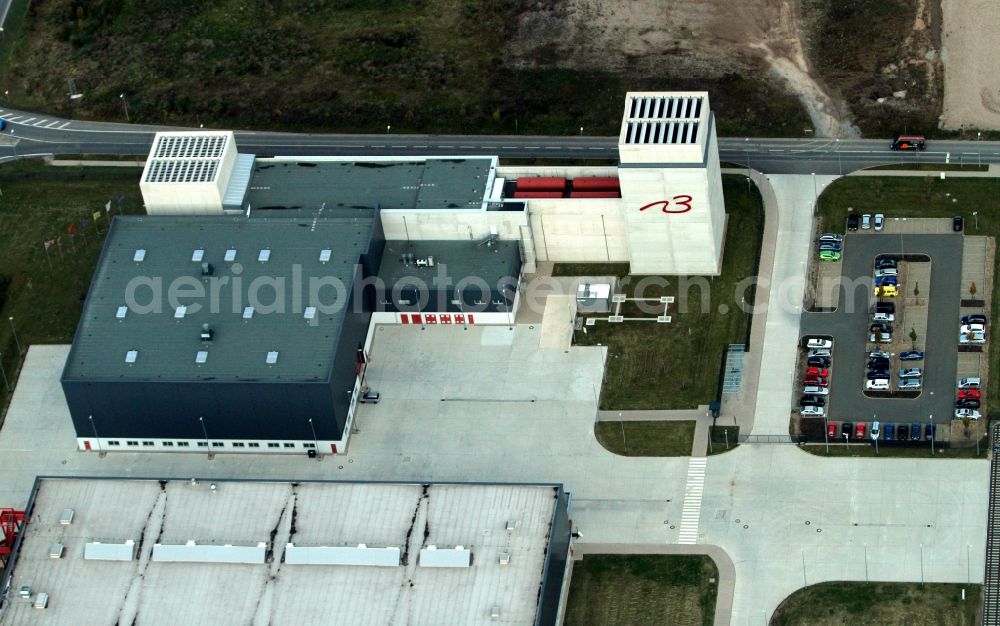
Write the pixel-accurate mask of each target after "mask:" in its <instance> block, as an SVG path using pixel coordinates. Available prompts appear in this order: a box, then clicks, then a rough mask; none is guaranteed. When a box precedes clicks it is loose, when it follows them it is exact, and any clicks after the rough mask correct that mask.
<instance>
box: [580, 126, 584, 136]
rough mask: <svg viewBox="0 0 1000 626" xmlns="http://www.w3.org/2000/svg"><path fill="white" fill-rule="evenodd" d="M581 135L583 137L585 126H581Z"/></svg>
mask: <svg viewBox="0 0 1000 626" xmlns="http://www.w3.org/2000/svg"><path fill="white" fill-rule="evenodd" d="M580 136H581V137H583V126H581V127H580Z"/></svg>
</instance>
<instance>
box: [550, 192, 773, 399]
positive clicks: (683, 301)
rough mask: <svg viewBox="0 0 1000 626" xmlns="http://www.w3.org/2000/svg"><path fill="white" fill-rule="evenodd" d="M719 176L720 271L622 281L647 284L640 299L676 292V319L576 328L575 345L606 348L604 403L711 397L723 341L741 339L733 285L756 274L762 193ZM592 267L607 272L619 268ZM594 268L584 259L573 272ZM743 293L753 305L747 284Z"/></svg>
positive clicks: (629, 287) (626, 285)
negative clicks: (722, 213)
mask: <svg viewBox="0 0 1000 626" xmlns="http://www.w3.org/2000/svg"><path fill="white" fill-rule="evenodd" d="M722 181H723V190H724V193H725V197H726V210H727V211H728V216H729V223H728V225H727V230H726V244H725V246H726V247H725V252H724V258H723V268H722V275H720V276H716V277H678V276H666V277H640V276H632V277H627V278H626V279H625V280H623V281H622V283H621V287H622V289H623V290H624V291H625V292H626V293H628V294H629V295H634V294H635V292H636V289H637V288H640V287H642V286H643V285H647V286H648V287H646V288H645V290H644V292H643V297H651V298H656V297H659V296H661V295H672V296H675V297H676V298H677V301H676V302H675V303H674V304H672V305H670V310H669V311H668V314H669V315H671V317H672V318H673V320H672V321H671V322H670V323H669V324H657V323H655V322H645V321H643V322H625V323H621V324H610V323H608V322H603V321H599V322H597V325H596V326H588V327H586V330H587V332H586V333H583V332H577V333H576V342H577V343H578V344H580V345H596V344H601V345H606V346H608V372H607V379H606V382H605V384H604V389H603V390H602V398H601V408H604V409H619V410H625V409H682V408H694V407H696V406H698V405H699V404H708V403H709V402H712V401H714V400H715V399H716V396H717V389H718V384H719V371H720V368H721V366H722V359H723V358H724V354H725V351H726V346H727V345H728V344H730V343H743V342H744V341H745V339H746V335H747V323H748V316H747V314H745V313H744V312H743V311H742V310H740V308H739V306H738V304H739V303H740V298H741V297H742V294H741V293H737V286H738V284H739V282H740V281H741V280H743V279H744V278H746V277H749V276H754V275H756V272H757V263H758V258H759V251H760V238H761V234H762V232H763V226H764V216H763V210H762V208H761V200H760V195H759V194H758V193H757V190H756V188H753V189H752V191H751V192H750V193H748V192H747V184H746V177H744V176H737V175H726V176H723V177H722ZM596 267H597V268H598V269H601V271H607V270H608V269H615V268H618V267H619V266H618V265H614V266H613V267H612V268H606V267H605V268H601V267H600V266H596ZM557 269H558V270H559V271H560V272H563V271H564V269H563V268H562V267H559V266H557ZM594 269H595V266H594V265H586V264H584V265H581V266H577V268H576V271H581V272H584V273H590V272H591V271H593V270H594ZM616 271H623V270H616ZM657 281H659V284H657ZM664 281H665V282H666V284H664ZM745 297H746V302H747V303H748V304H749V303H752V302H753V293H752V290H749V291H748V292H747V293H746V295H745ZM626 314H627V311H626ZM643 316H644V317H649V316H650V314H649V313H647V314H644V315H643Z"/></svg>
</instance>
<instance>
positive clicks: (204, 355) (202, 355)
mask: <svg viewBox="0 0 1000 626" xmlns="http://www.w3.org/2000/svg"><path fill="white" fill-rule="evenodd" d="M194 362H195V363H197V364H199V365H202V364H204V363H207V362H208V351H207V350H198V354H196V355H194Z"/></svg>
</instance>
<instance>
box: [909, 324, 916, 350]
mask: <svg viewBox="0 0 1000 626" xmlns="http://www.w3.org/2000/svg"><path fill="white" fill-rule="evenodd" d="M910 342H911V344H912V346H911V348H910V349H911V350H916V349H917V329H916V328H910Z"/></svg>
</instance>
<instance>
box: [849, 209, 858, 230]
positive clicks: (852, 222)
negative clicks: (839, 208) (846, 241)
mask: <svg viewBox="0 0 1000 626" xmlns="http://www.w3.org/2000/svg"><path fill="white" fill-rule="evenodd" d="M857 229H858V214H857V213H855V212H854V211H851V212H850V213H848V214H847V230H857Z"/></svg>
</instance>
